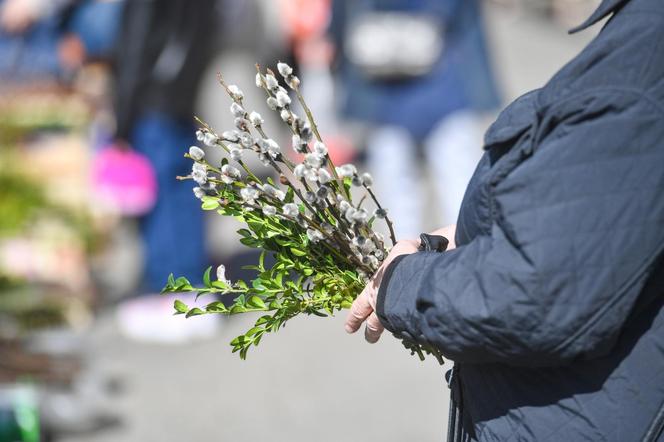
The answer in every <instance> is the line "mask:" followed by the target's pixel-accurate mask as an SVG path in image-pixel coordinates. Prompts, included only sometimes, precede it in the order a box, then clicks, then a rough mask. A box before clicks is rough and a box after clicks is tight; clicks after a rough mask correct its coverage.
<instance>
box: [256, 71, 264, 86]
mask: <svg viewBox="0 0 664 442" xmlns="http://www.w3.org/2000/svg"><path fill="white" fill-rule="evenodd" d="M256 87H263V76H262V75H261V73H260V72H256Z"/></svg>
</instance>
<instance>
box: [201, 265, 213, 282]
mask: <svg viewBox="0 0 664 442" xmlns="http://www.w3.org/2000/svg"><path fill="white" fill-rule="evenodd" d="M211 271H212V266H210V267H208V268H207V270H206V271H205V273H204V274H203V284H205V287H211V286H212V285H211V284H210V272H211Z"/></svg>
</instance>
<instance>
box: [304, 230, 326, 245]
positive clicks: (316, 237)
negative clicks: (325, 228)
mask: <svg viewBox="0 0 664 442" xmlns="http://www.w3.org/2000/svg"><path fill="white" fill-rule="evenodd" d="M307 238H309V241H311V242H318V241H320V240H322V239H323V238H325V236H324V235H323V234H322V233H321V232H319V231H318V230H314V229H307Z"/></svg>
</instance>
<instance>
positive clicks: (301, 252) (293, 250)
mask: <svg viewBox="0 0 664 442" xmlns="http://www.w3.org/2000/svg"><path fill="white" fill-rule="evenodd" d="M290 251H291V253H292V254H293V255H295V256H306V255H307V252H305V251H304V250H300V249H296V248H295V247H291V248H290Z"/></svg>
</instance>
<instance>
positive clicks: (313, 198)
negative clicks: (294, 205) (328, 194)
mask: <svg viewBox="0 0 664 442" xmlns="http://www.w3.org/2000/svg"><path fill="white" fill-rule="evenodd" d="M304 200H305V201H306V202H308V203H314V202H315V201H316V194H315V193H313V192H305V193H304Z"/></svg>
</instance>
